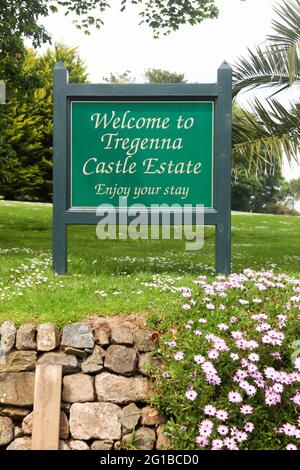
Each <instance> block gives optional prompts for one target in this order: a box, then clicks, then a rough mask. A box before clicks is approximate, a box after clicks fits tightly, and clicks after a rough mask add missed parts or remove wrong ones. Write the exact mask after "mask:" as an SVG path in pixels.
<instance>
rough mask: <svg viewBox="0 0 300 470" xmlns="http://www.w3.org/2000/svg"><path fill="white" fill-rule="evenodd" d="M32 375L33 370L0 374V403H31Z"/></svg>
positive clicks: (23, 404)
mask: <svg viewBox="0 0 300 470" xmlns="http://www.w3.org/2000/svg"><path fill="white" fill-rule="evenodd" d="M34 376H35V374H34V372H19V373H18V374H15V373H8V374H0V404H5V405H15V406H30V405H32V404H33V394H34Z"/></svg>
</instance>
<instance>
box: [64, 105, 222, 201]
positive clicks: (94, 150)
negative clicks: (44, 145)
mask: <svg viewBox="0 0 300 470" xmlns="http://www.w3.org/2000/svg"><path fill="white" fill-rule="evenodd" d="M213 141H214V103H213V102H211V101H210V102H197V101H192V102H189V101H185V102H162V101H151V102H149V101H143V102H141V101H138V102H135V101H130V102H129V101H128V102H103V101H93V102H91V101H75V102H72V103H71V175H70V176H71V182H70V183H71V184H70V193H71V194H70V207H71V208H72V209H73V208H95V207H98V206H99V205H100V204H105V205H106V204H110V205H113V206H116V207H117V206H118V204H119V197H120V196H123V197H126V198H127V204H128V205H132V204H143V205H145V206H151V205H160V204H168V205H173V204H179V205H184V204H191V205H193V206H196V205H197V204H202V205H204V206H205V207H208V208H212V207H213V156H214V149H213V147H214V145H213V143H214V142H213Z"/></svg>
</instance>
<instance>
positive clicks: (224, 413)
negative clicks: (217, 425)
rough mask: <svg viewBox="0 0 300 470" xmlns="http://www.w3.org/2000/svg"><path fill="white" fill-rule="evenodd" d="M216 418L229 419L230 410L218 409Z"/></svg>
mask: <svg viewBox="0 0 300 470" xmlns="http://www.w3.org/2000/svg"><path fill="white" fill-rule="evenodd" d="M216 418H218V419H219V420H220V421H226V420H227V419H228V412H227V411H226V410H217V412H216Z"/></svg>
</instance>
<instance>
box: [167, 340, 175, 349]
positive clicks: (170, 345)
mask: <svg viewBox="0 0 300 470" xmlns="http://www.w3.org/2000/svg"><path fill="white" fill-rule="evenodd" d="M165 345H166V346H169V347H170V348H174V347H175V346H176V341H166V342H165Z"/></svg>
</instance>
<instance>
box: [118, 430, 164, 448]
mask: <svg viewBox="0 0 300 470" xmlns="http://www.w3.org/2000/svg"><path fill="white" fill-rule="evenodd" d="M155 441H156V434H155V431H154V430H153V429H151V428H146V427H142V428H139V429H138V430H137V431H135V432H134V433H131V434H125V436H123V437H122V440H121V447H122V446H124V445H126V444H129V443H130V444H131V445H132V446H133V447H134V448H135V449H138V450H152V449H154V446H155Z"/></svg>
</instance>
